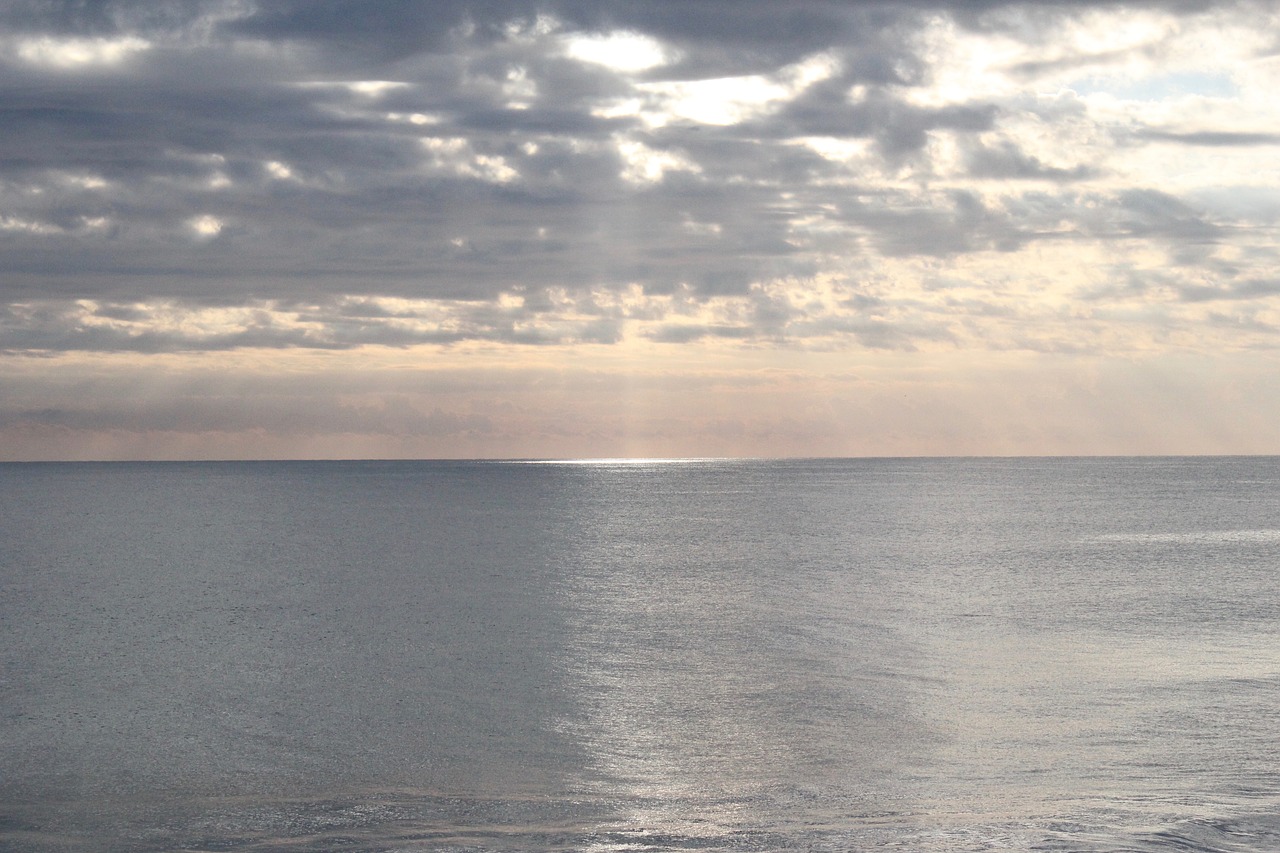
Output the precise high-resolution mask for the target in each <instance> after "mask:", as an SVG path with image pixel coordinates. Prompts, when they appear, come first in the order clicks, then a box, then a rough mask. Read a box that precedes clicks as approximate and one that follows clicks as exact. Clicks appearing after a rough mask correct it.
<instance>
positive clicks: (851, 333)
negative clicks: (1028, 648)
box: [0, 0, 1280, 424]
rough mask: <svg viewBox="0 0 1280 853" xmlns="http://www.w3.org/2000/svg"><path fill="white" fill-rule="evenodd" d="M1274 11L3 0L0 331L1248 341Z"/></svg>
mask: <svg viewBox="0 0 1280 853" xmlns="http://www.w3.org/2000/svg"><path fill="white" fill-rule="evenodd" d="M1277 32H1280V7H1278V6H1277V5H1276V4H1275V3H1273V2H1257V3H1252V2H1229V3H1228V2H1219V3H1210V4H1204V3H1188V2H1175V1H1174V0H1168V2H1154V1H1153V2H1127V3H1117V2H1110V1H1109V0H1096V2H1087V0H1084V1H1082V2H1070V3H1065V2H1055V3H1025V2H1023V3H1013V2H995V0H991V2H979V0H973V2H961V0H953V2H930V0H916V2H906V3H904V2H834V0H832V2H820V1H819V0H800V1H799V2H793V3H786V4H781V3H770V2H750V0H749V1H748V2H740V0H735V2H727V0H724V1H723V2H722V0H706V2H698V3H679V2H666V0H629V2H575V0H560V1H559V2H556V0H549V2H533V0H488V1H487V2H485V1H484V0H482V1H481V2H431V3H424V2H409V0H387V2H380V3H377V4H369V3H364V2H354V0H322V2H288V0H282V2H272V3H265V2H263V3H253V2H244V0H192V2H163V0H161V2H155V0H147V2H131V0H116V1H115V2H109V1H108V2H98V3H92V4H86V3H78V2H69V1H68V2H53V0H49V2H45V1H44V0H40V1H39V2H37V0H13V2H9V3H6V4H3V6H2V7H0V111H2V114H0V257H3V260H4V263H3V270H2V271H0V353H3V354H4V358H6V359H8V360H10V361H12V360H13V359H30V358H32V357H34V356H39V357H42V358H50V357H53V358H58V357H73V356H74V357H77V358H78V357H80V356H77V355H76V354H90V355H92V354H100V355H104V356H105V355H109V354H116V355H119V356H120V357H125V356H128V357H130V358H133V359H135V361H136V363H137V364H147V363H151V364H158V363H159V362H158V361H154V360H155V359H162V358H164V357H167V356H170V355H173V356H177V355H181V354H201V353H203V354H216V353H223V352H227V351H253V352H262V353H270V352H273V351H274V352H284V351H291V352H293V351H306V352H314V353H316V357H317V358H321V357H323V356H324V354H326V353H327V354H340V353H348V354H351V357H352V358H356V357H357V354H359V353H366V352H368V351H369V350H370V348H374V349H378V348H392V349H395V350H406V349H415V348H423V347H426V348H434V350H433V351H435V352H440V353H448V352H454V351H457V349H458V348H459V347H468V346H480V347H489V348H500V347H513V348H515V350H513V351H531V350H538V351H543V352H551V351H555V352H561V353H564V354H565V355H564V356H563V357H564V358H573V357H575V356H574V355H573V353H575V352H577V351H578V349H579V348H581V347H603V348H612V349H617V350H619V351H622V350H626V349H627V348H628V347H630V348H636V347H656V348H658V349H666V350H678V351H681V352H687V353H688V354H689V355H688V357H690V358H694V357H696V358H701V357H703V356H704V355H705V354H706V353H708V352H712V351H714V352H720V351H726V352H737V353H744V352H759V351H765V352H772V353H775V354H776V356H775V357H776V358H777V359H779V360H786V359H787V358H790V357H791V356H784V355H782V354H783V353H793V354H794V353H796V352H813V353H832V352H846V353H853V354H858V353H891V352H896V353H934V354H946V353H957V352H961V353H972V352H989V353H1009V352H1012V353H1040V354H1058V355H1074V356H1078V357H1086V356H1087V357H1097V358H1147V357H1152V356H1153V354H1162V353H1166V354H1167V353H1172V354H1180V355H1183V356H1187V355H1191V356H1196V355H1213V354H1222V353H1246V354H1247V353H1259V352H1271V351H1273V350H1275V348H1276V346H1277V343H1280V335H1278V332H1280V307H1278V306H1280V301H1277V300H1278V299H1280V297H1278V296H1277V294H1278V293H1280V255H1278V254H1277V246H1278V245H1280V243H1278V241H1277V236H1278V234H1277V227H1278V225H1280V165H1277V164H1280V158H1278V157H1277V156H1276V155H1277V153H1280V151H1278V149H1280V133H1277V131H1276V128H1278V127H1280V97H1278V96H1277V95H1276V94H1275V93H1276V92H1280V40H1278V39H1277V38H1276V36H1275V33H1277ZM681 348H682V349H681ZM415 351H416V349H415ZM210 357H211V356H210ZM442 357H443V356H442ZM517 358H518V357H517ZM148 359H151V360H152V361H151V362H148V361H147V360H148ZM317 363H319V362H317ZM48 408H49V411H52V410H53V409H54V408H56V406H50V407H48ZM37 409H39V406H37ZM27 411H28V415H26V416H24V417H27V418H28V420H30V418H33V417H36V416H34V415H30V411H34V410H27ZM452 416H457V417H461V415H458V414H457V413H456V412H455V413H454V415H452ZM10 419H12V418H10ZM36 420H38V418H36ZM55 420H56V419H55ZM24 422H27V421H24ZM49 422H50V423H51V424H52V423H54V421H52V420H51V421H49ZM58 423H62V422H61V421H58ZM440 423H441V424H443V421H441V422H440Z"/></svg>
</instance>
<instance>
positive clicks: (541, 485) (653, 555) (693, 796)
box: [0, 458, 1280, 853]
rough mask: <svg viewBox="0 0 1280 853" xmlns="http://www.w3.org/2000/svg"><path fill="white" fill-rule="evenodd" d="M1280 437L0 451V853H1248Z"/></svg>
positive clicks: (1259, 775) (1278, 647)
mask: <svg viewBox="0 0 1280 853" xmlns="http://www.w3.org/2000/svg"><path fill="white" fill-rule="evenodd" d="M1278 513H1280V460H1277V459H1270V458H1267V459H1256V458H1254V459H1085V460H1070V459H1028V460H992V459H987V460H959V459H952V460H920V459H915V460H851V461H824V460H772V461H770V460H758V461H730V460H647V459H646V460H595V461H591V462H589V463H560V462H538V463H533V464H507V463H490V462H431V463H415V462H351V463H216V464H203V463H201V464H197V463H192V464H154V465H153V464H119V465H104V464H100V465H94V464H85V465H79V464H68V465H0V554H2V555H3V559H2V561H0V570H2V573H0V771H2V772H0V850H14V851H33V852H34V853H52V852H53V851H65V850H94V851H98V850H106V851H168V850H175V849H195V850H215V849H216V850H246V851H247V850H253V851H264V850H272V851H274V850H280V851H283V850H290V851H322V850H325V851H327V850H334V849H343V850H353V851H390V850H404V851H416V850H450V851H481V850H485V851H490V850H502V851H506V850H510V851H515V850H521V851H544V850H545V851H552V850H594V851H601V853H603V851H662V850H695V849H696V850H713V851H714V850H724V851H764V850H777V849H798V850H822V851H827V850H900V851H908V850H910V851H924V853H931V852H932V851H945V852H946V853H954V851H974V850H1051V851H1113V850H1126V851H1142V853H1145V851H1158V850H1167V849H1177V850H1192V851H1202V853H1203V851H1246V850H1249V851H1256V850H1270V849H1280V745H1278V742H1277V739H1276V737H1275V733H1276V731H1277V730H1280V592H1278V590H1277V585H1276V583H1275V577H1276V570H1277V568H1278V567H1280V523H1278V522H1280V514H1278Z"/></svg>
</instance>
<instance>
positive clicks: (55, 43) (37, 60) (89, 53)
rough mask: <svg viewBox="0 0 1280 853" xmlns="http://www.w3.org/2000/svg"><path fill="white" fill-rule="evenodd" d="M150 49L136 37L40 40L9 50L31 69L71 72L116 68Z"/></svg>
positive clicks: (14, 44) (22, 41)
mask: <svg viewBox="0 0 1280 853" xmlns="http://www.w3.org/2000/svg"><path fill="white" fill-rule="evenodd" d="M150 47H151V42H149V41H147V40H146V39H142V38H138V37H137V36H122V37H119V38H112V39H109V38H54V37H52V36H41V37H38V38H26V39H19V40H16V41H13V42H11V47H10V50H11V51H12V52H13V53H14V54H16V55H17V57H18V58H19V59H21V60H22V61H24V62H28V63H30V64H32V65H40V66H45V67H49V68H57V69H63V70H74V69H80V68H89V67H93V66H111V65H118V64H120V63H121V62H123V61H124V60H126V59H128V58H129V57H130V56H133V55H134V54H137V53H141V52H142V51H145V50H148V49H149V48H150Z"/></svg>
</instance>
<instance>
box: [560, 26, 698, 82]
mask: <svg viewBox="0 0 1280 853" xmlns="http://www.w3.org/2000/svg"><path fill="white" fill-rule="evenodd" d="M562 43H563V49H564V52H565V55H566V56H569V57H570V58H572V59H577V60H579V61H580V62H589V63H592V64H594V65H602V66H604V67H605V68H608V69H610V70H613V71H620V72H636V71H647V70H649V69H650V68H656V67H658V66H660V65H666V64H668V63H670V62H672V61H674V60H676V59H677V58H678V55H677V54H676V53H675V52H674V51H672V50H670V49H668V48H666V47H664V46H663V44H662V43H661V42H659V41H658V40H657V39H655V38H651V37H649V36H646V35H642V34H640V33H634V32H624V31H617V32H611V33H608V34H605V35H586V34H568V35H565V36H563V37H562Z"/></svg>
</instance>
